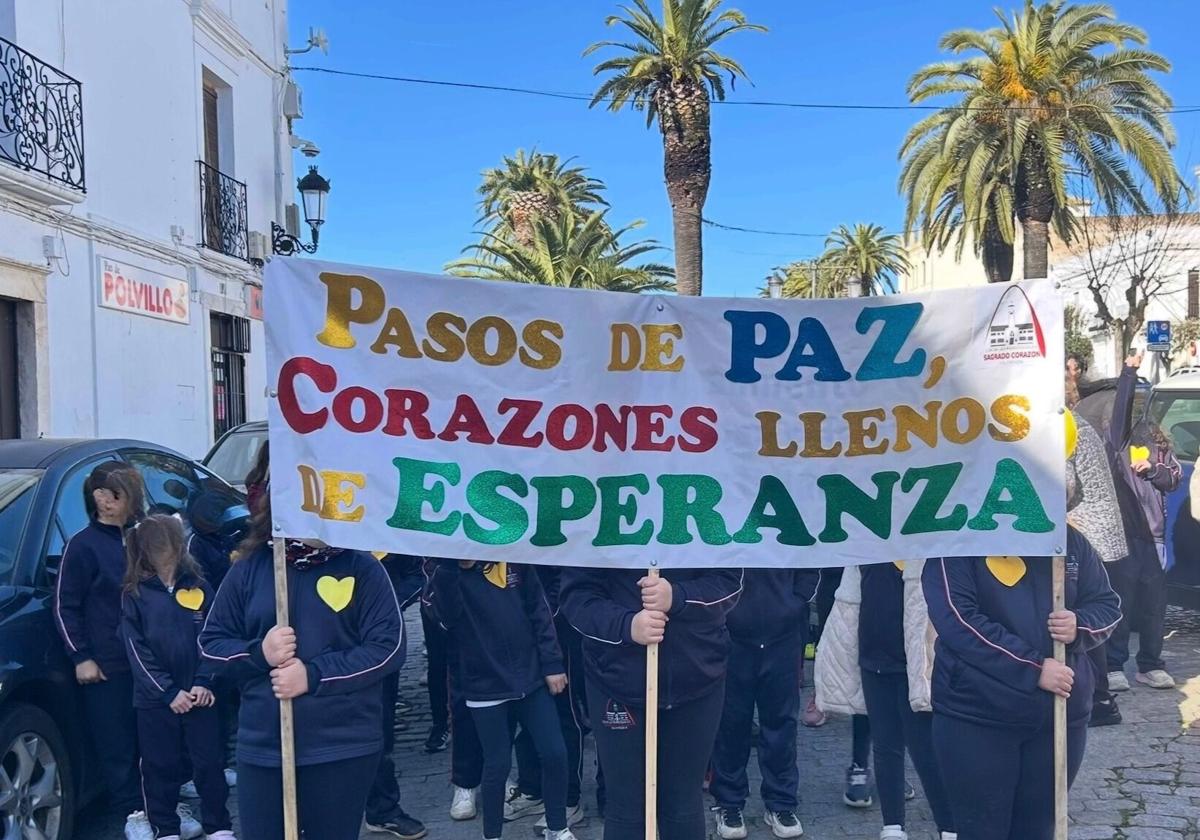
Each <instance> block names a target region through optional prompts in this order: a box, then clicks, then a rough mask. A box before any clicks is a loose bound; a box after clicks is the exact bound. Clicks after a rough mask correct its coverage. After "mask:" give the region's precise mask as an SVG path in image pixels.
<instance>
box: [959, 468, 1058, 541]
mask: <svg viewBox="0 0 1200 840" xmlns="http://www.w3.org/2000/svg"><path fill="white" fill-rule="evenodd" d="M1005 494H1007V495H1008V498H1003V496H1004V495H1005ZM997 514H1000V515H1002V516H1015V517H1016V519H1015V520H1014V521H1013V524H1012V527H1013V530H1014V531H1023V532H1025V533H1027V534H1045V533H1048V532H1050V531H1053V530H1054V523H1053V522H1051V521H1050V518H1049V517H1047V516H1046V509H1045V508H1044V507H1042V500H1041V499H1039V498H1038V494H1037V491H1036V490H1034V489H1033V484H1032V483H1031V482H1030V481H1029V476H1028V475H1026V474H1025V470H1024V469H1022V467H1021V465H1020V464H1018V463H1017V462H1016V461H1014V460H1013V459H1012V458H1001V459H1000V460H999V461H997V462H996V475H995V477H994V478H993V479H992V486H991V487H989V488H988V492H987V497H986V498H984V500H983V506H982V507H980V508H979V513H977V514H975V515H974V516H973V517H971V521H970V522H968V523H967V527H968V528H970V529H971V530H972V531H994V530H996V527H997V526H996V515H997Z"/></svg>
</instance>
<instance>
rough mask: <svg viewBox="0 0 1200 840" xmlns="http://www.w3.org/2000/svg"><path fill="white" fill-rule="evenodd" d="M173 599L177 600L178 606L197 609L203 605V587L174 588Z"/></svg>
mask: <svg viewBox="0 0 1200 840" xmlns="http://www.w3.org/2000/svg"><path fill="white" fill-rule="evenodd" d="M175 600H176V601H178V602H179V606H181V607H183V608H184V609H188V610H198V609H200V607H202V606H204V590H203V589H176V590H175Z"/></svg>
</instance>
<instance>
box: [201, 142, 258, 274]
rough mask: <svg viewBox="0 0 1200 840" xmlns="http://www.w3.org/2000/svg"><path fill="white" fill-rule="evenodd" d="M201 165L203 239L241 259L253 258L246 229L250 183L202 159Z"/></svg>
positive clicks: (206, 245)
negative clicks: (231, 176)
mask: <svg viewBox="0 0 1200 840" xmlns="http://www.w3.org/2000/svg"><path fill="white" fill-rule="evenodd" d="M196 163H197V164H198V165H199V167H200V215H201V220H200V236H201V239H200V242H201V244H202V245H204V247H205V248H211V249H212V250H214V251H220V252H221V253H222V254H225V255H226V256H229V257H236V258H237V259H239V260H248V259H249V258H250V249H249V242H248V237H247V229H246V185H245V184H243V183H242V182H241V181H239V180H237V179H236V178H230V177H229V176H228V175H226V174H225V173H224V172H221V171H220V170H219V169H214V168H213V167H211V166H209V165H208V164H207V163H205V162H204V161H202V160H199V161H196Z"/></svg>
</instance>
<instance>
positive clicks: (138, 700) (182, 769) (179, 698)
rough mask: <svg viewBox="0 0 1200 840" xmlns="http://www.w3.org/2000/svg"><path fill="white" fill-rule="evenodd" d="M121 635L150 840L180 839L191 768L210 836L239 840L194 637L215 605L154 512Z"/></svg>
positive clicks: (140, 546) (133, 538) (142, 534)
mask: <svg viewBox="0 0 1200 840" xmlns="http://www.w3.org/2000/svg"><path fill="white" fill-rule="evenodd" d="M125 550H126V556H127V557H128V566H127V569H126V572H125V584H124V598H123V599H122V612H123V614H124V620H123V624H122V626H123V630H124V636H125V645H126V652H127V654H128V657H129V664H130V667H131V669H132V671H133V684H134V695H133V705H134V707H135V708H136V710H137V726H138V737H139V739H140V741H141V744H142V760H141V764H140V768H141V777H142V792H143V795H144V798H145V805H146V816H147V819H148V821H149V824H150V828H151V829H152V830H153V832H154V833H153V834H151V835H150V836H151V837H159V838H163V840H177V839H178V837H179V836H180V830H181V827H180V819H179V815H178V814H177V813H176V808H177V807H178V806H179V786H180V785H181V784H182V783H183V782H185V781H187V780H188V778H189V775H188V772H187V771H188V768H189V766H190V768H191V770H192V775H191V776H190V778H192V779H193V780H194V781H195V785H196V790H197V791H198V792H199V794H200V806H201V816H202V824H203V827H204V832H205V833H206V834H207V835H208V837H209V838H210V840H235V838H234V836H233V832H232V830H231V828H232V824H231V822H230V819H229V811H228V810H226V807H225V801H226V799H227V798H228V796H229V789H228V788H227V787H226V784H225V772H224V767H225V756H224V750H223V749H222V739H221V723H220V719H219V717H218V715H217V710H216V709H215V708H214V705H213V704H214V702H215V698H214V696H213V692H212V681H213V673H212V671H213V669H212V665H211V664H210V663H208V662H204V661H202V660H201V659H200V655H199V653H198V651H197V646H196V639H197V636H198V635H199V632H200V627H201V625H202V624H203V622H204V619H205V617H206V616H207V615H208V611H209V608H210V607H211V606H212V600H213V593H212V589H211V588H210V587H209V585H208V584H207V583H206V582H205V580H204V577H203V576H202V575H201V573H200V569H199V567H198V566H197V565H196V563H195V561H194V560H192V558H191V557H190V556H188V554H187V551H186V550H185V548H184V533H183V524H182V523H181V522H180V521H179V519H178V518H177V517H175V516H168V515H165V514H153V515H151V516H148V517H146V518H145V519H143V520H142V521H140V522H138V523H137V524H136V525H134V526H133V528H131V529H130V531H129V535H128V537H127V539H126V541H125Z"/></svg>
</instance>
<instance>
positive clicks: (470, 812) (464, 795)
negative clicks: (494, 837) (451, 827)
mask: <svg viewBox="0 0 1200 840" xmlns="http://www.w3.org/2000/svg"><path fill="white" fill-rule="evenodd" d="M450 819H452V820H473V819H475V790H474V788H460V787H458V786H457V785H455V787H454V799H453V800H452V801H451V802H450Z"/></svg>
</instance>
